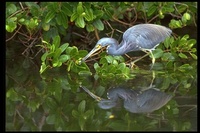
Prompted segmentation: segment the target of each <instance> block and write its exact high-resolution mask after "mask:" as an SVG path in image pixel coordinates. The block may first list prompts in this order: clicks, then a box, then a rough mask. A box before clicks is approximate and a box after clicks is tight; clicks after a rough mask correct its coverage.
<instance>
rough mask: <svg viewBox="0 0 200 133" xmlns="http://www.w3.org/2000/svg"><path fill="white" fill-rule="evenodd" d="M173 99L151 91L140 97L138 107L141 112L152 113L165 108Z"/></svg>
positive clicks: (164, 94) (167, 95)
mask: <svg viewBox="0 0 200 133" xmlns="http://www.w3.org/2000/svg"><path fill="white" fill-rule="evenodd" d="M171 98H172V96H171V95H169V94H166V93H164V92H161V91H157V90H155V89H149V90H147V91H144V92H143V93H142V94H141V95H139V97H138V101H137V105H138V108H140V109H139V110H140V111H141V112H152V111H154V110H157V109H159V108H161V107H162V106H164V105H165V104H166V103H167V102H168V101H169V100H170V99H171Z"/></svg>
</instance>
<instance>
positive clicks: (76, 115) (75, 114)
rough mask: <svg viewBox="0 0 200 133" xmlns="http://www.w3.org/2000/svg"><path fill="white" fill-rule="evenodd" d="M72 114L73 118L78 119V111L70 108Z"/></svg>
mask: <svg viewBox="0 0 200 133" xmlns="http://www.w3.org/2000/svg"><path fill="white" fill-rule="evenodd" d="M72 116H73V117H74V118H76V119H78V118H79V113H78V111H76V110H72Z"/></svg>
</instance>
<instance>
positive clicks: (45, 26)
mask: <svg viewBox="0 0 200 133" xmlns="http://www.w3.org/2000/svg"><path fill="white" fill-rule="evenodd" d="M42 28H43V30H44V31H48V30H49V29H50V24H49V23H48V24H47V23H42Z"/></svg>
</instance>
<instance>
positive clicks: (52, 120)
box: [46, 114, 56, 124]
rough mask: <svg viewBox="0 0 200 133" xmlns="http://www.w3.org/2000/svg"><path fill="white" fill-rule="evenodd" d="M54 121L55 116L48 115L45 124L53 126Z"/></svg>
mask: <svg viewBox="0 0 200 133" xmlns="http://www.w3.org/2000/svg"><path fill="white" fill-rule="evenodd" d="M55 119H56V116H55V114H50V115H49V116H47V118H46V122H47V124H54V123H55Z"/></svg>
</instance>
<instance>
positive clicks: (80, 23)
mask: <svg viewBox="0 0 200 133" xmlns="http://www.w3.org/2000/svg"><path fill="white" fill-rule="evenodd" d="M76 24H77V26H79V27H81V28H84V27H85V21H84V19H83V17H82V16H79V17H78V18H77V19H76Z"/></svg>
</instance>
